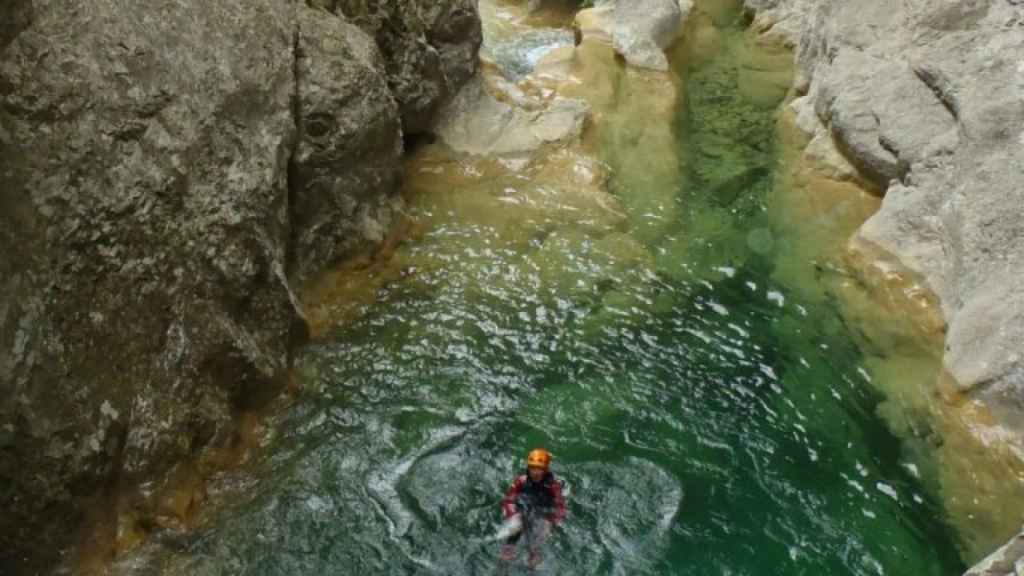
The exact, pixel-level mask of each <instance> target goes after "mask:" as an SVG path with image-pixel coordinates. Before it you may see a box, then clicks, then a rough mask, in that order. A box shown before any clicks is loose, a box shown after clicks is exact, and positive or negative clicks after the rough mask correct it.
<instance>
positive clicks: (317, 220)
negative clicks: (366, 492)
mask: <svg viewBox="0 0 1024 576" xmlns="http://www.w3.org/2000/svg"><path fill="white" fill-rule="evenodd" d="M349 4H351V5H352V12H353V14H354V17H356V16H359V15H362V16H363V17H364V18H363V20H357V23H358V24H359V25H360V26H359V27H357V26H356V25H354V24H351V23H348V22H346V20H345V18H344V15H345V12H344V11H342V10H337V11H336V12H337V14H329V13H327V12H324V11H320V12H314V9H312V8H309V7H307V6H306V4H304V3H289V2H280V1H278V0H253V1H248V2H243V3H240V4H239V3H236V2H229V1H227V0H210V1H209V2H203V3H201V4H188V3H186V4H183V3H180V2H173V1H170V0H134V1H129V0H66V1H61V2H49V1H42V2H40V1H36V2H28V1H24V0H0V6H2V7H3V13H4V19H3V22H2V23H0V242H2V244H3V246H4V250H3V251H0V496H2V497H3V499H4V501H5V502H6V503H7V505H6V506H5V509H4V514H2V515H0V573H4V574H20V573H32V574H34V573H37V572H40V571H44V570H45V567H46V566H47V565H49V564H51V563H52V562H53V561H55V559H56V558H57V557H58V553H61V551H62V550H64V549H65V548H66V547H67V546H69V545H70V544H72V543H73V541H74V540H75V539H76V530H77V527H78V526H79V525H80V524H81V523H82V521H83V518H84V517H85V514H86V510H87V509H90V510H100V511H103V512H104V514H105V516H103V518H102V519H103V520H104V521H111V522H116V516H117V514H118V512H131V515H132V516H134V517H136V518H137V519H138V520H139V524H140V525H143V526H152V525H160V523H161V522H162V521H163V520H161V518H164V517H165V516H166V514H173V513H174V512H175V511H174V510H164V509H162V508H161V507H162V506H163V504H162V503H161V502H162V500H161V494H163V493H165V492H166V491H167V490H169V489H173V484H174V482H175V481H176V480H175V479H176V478H182V477H185V476H187V475H184V473H179V472H180V471H181V470H183V469H184V468H189V469H191V468H194V467H195V466H196V465H197V463H198V465H199V466H200V467H201V466H202V465H203V462H206V461H207V459H206V456H205V455H208V454H210V453H211V452H216V449H218V448H221V447H225V446H230V445H231V444H232V443H233V442H235V441H236V434H237V426H236V424H235V418H236V417H237V414H238V412H239V411H246V410H252V409H256V408H259V407H260V406H261V405H262V404H264V403H265V402H267V401H268V400H269V399H270V398H272V397H273V396H274V394H275V393H276V392H277V391H278V390H279V389H280V387H281V386H282V384H283V383H284V382H285V380H286V376H287V373H288V370H289V369H290V364H291V350H292V349H293V347H294V346H295V344H296V343H297V342H300V341H301V340H302V339H303V338H304V335H305V323H304V320H303V316H302V312H301V309H300V305H299V302H298V298H297V297H296V294H295V290H293V288H292V286H293V285H297V284H298V283H300V282H302V281H304V280H305V279H307V278H309V277H310V276H312V275H314V274H316V273H317V272H318V271H320V270H321V269H322V268H323V267H325V266H327V265H329V264H331V263H332V262H334V261H336V260H338V259H339V258H344V257H345V256H347V255H349V254H351V253H352V251H353V250H356V249H359V248H361V247H367V246H370V245H372V244H373V243H374V242H375V241H378V240H379V239H380V238H381V237H382V234H383V231H384V230H385V229H386V228H387V226H388V225H389V222H390V220H391V219H392V218H393V216H394V214H395V212H396V210H397V200H396V199H395V197H394V193H395V189H396V186H397V178H398V177H397V174H398V172H399V169H400V165H399V161H400V157H401V151H402V119H403V118H404V119H405V120H406V124H407V127H408V128H409V129H411V130H413V131H414V130H415V128H416V126H421V125H422V126H426V125H429V124H430V120H431V118H430V116H431V115H432V114H433V113H434V110H435V109H436V108H438V107H439V106H440V105H441V102H442V101H443V100H444V98H445V97H446V95H449V94H450V93H453V92H454V90H455V89H456V88H457V87H458V86H460V85H461V84H462V83H465V82H466V81H467V79H468V78H469V77H470V75H471V74H472V73H473V71H474V70H475V67H476V52H475V50H476V47H477V46H478V45H479V22H478V21H477V20H476V12H475V8H474V5H473V3H472V2H471V1H469V0H449V1H442V2H427V1H426V0H423V1H422V2H419V3H416V4H415V6H414V7H413V8H412V9H411V10H409V12H410V14H406V13H405V12H403V11H402V10H399V8H403V9H406V8H408V6H406V4H407V3H399V2H391V3H388V2H379V3H372V4H373V5H372V6H370V7H365V6H363V4H361V3H359V2H355V1H353V2H349ZM400 4H401V6H399V5H400ZM357 5H359V6H363V7H362V8H361V9H357ZM360 10H361V12H360ZM366 31H370V32H372V33H373V34H367V32H366ZM382 49H383V50H382ZM428 61H429V62H433V64H430V63H429V62H428ZM420 64H423V65H422V66H421V65H420ZM431 86H434V87H435V88H431ZM428 92H429V93H430V94H429V95H428V94H427V93H428ZM420 96H422V98H420ZM200 473H201V471H200ZM172 508H173V506H172ZM67 557H69V556H67Z"/></svg>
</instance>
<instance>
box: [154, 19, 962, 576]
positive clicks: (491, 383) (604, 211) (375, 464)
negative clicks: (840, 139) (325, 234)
mask: <svg viewBox="0 0 1024 576" xmlns="http://www.w3.org/2000/svg"><path fill="white" fill-rule="evenodd" d="M700 9H701V12H700V14H699V15H698V17H697V21H696V22H695V23H694V31H693V34H692V38H691V39H690V40H689V41H688V42H687V45H686V46H684V47H682V48H681V49H680V50H679V51H678V52H679V54H677V55H676V56H677V57H676V59H675V60H676V62H675V64H676V66H677V70H676V72H677V73H678V76H679V78H681V81H680V86H679V95H678V98H677V99H676V107H677V108H678V111H677V114H676V123H675V126H670V127H669V128H671V132H672V133H673V134H676V135H678V142H679V143H678V145H677V146H676V148H675V149H672V150H669V152H670V153H668V154H666V153H665V152H666V150H664V149H655V148H654V147H656V146H658V145H660V144H662V143H663V142H662V141H661V140H658V139H656V138H648V137H647V136H648V135H649V132H648V131H645V130H644V129H643V127H642V126H641V125H640V124H638V123H639V122H641V121H640V120H638V119H637V118H638V116H636V115H637V114H641V113H642V112H643V103H642V102H639V103H638V104H637V105H635V106H630V105H629V104H628V103H629V102H631V101H632V102H637V101H636V100H635V99H631V98H634V97H635V94H633V95H632V96H631V95H630V94H629V92H630V90H631V89H634V90H635V89H636V86H635V85H634V86H633V87H632V88H631V85H630V82H631V80H630V77H629V75H623V76H621V77H619V80H618V81H617V82H618V84H617V85H616V86H614V91H616V92H617V95H613V96H610V98H612V99H614V98H619V100H618V101H619V106H618V108H608V109H606V110H604V112H607V113H606V114H605V116H604V120H603V125H602V127H599V128H598V132H599V133H598V134H597V135H596V136H593V137H592V138H591V139H592V140H594V141H595V143H594V146H596V147H597V150H598V152H597V154H598V156H599V158H600V159H601V163H602V165H603V166H606V167H608V168H610V172H611V180H610V187H611V189H612V191H613V192H614V195H615V197H616V198H617V199H618V200H619V201H620V202H621V210H618V209H610V208H609V207H608V206H607V205H606V203H604V202H603V201H602V200H601V198H599V197H595V196H593V195H589V194H587V193H586V192H585V191H584V192H579V191H577V192H576V193H565V191H564V190H561V189H560V188H559V186H561V185H563V184H565V182H564V181H563V180H560V179H559V178H552V177H551V176H550V174H549V173H548V171H547V170H551V169H553V168H550V166H555V167H561V168H562V169H564V170H562V171H569V172H572V171H573V170H574V169H578V170H585V169H586V167H587V165H586V164H585V163H584V162H583V161H582V160H581V159H578V158H574V157H572V154H571V153H570V152H565V151H562V152H558V153H555V154H553V158H554V160H552V162H553V164H552V165H550V166H549V167H548V168H537V169H525V170H522V171H514V170H507V169H504V168H503V167H501V166H498V165H490V164H487V163H486V162H484V163H478V162H471V161H468V160H463V159H454V160H453V159H451V158H445V157H444V155H443V154H442V153H440V152H436V151H425V152H423V153H422V154H421V156H420V157H419V158H417V159H415V160H414V161H413V163H412V167H411V168H410V176H409V177H408V179H409V184H408V186H409V199H410V204H411V211H412V213H413V216H414V219H415V220H416V221H417V223H418V224H417V225H416V226H415V228H416V231H415V232H416V234H414V236H415V238H414V240H412V241H410V242H408V243H406V244H404V245H402V246H400V247H398V249H397V250H396V252H395V254H394V255H393V258H392V261H391V262H390V263H389V264H388V267H389V270H392V271H393V272H394V274H393V277H391V278H389V279H388V281H386V282H381V283H379V284H368V285H369V286H371V287H370V288H365V290H364V292H360V289H359V288H356V289H352V290H348V291H346V292H345V294H344V296H345V297H346V298H348V299H349V300H346V302H349V301H354V302H355V305H353V306H351V307H349V308H347V309H346V310H345V311H344V313H343V314H340V315H336V316H335V317H334V320H335V322H336V323H335V324H330V323H326V324H328V325H326V327H324V328H323V329H322V330H321V332H322V337H321V338H320V339H319V340H318V342H317V343H316V344H314V345H312V346H310V347H309V348H308V350H307V351H306V352H305V355H304V357H303V359H302V360H301V362H300V370H299V373H300V376H299V377H300V380H301V384H302V386H303V387H304V388H305V389H306V390H308V393H307V394H305V395H304V397H303V398H302V399H301V400H300V402H299V403H298V404H297V405H296V406H295V407H294V408H293V409H292V410H291V411H290V412H289V413H288V414H287V415H286V416H285V417H283V421H282V422H281V423H280V430H281V432H280V434H279V436H278V438H277V439H276V440H275V441H274V442H273V444H272V445H271V446H270V448H269V449H268V452H267V454H266V457H265V461H263V462H262V463H261V464H260V465H259V466H258V471H257V473H258V475H259V480H258V481H256V482H255V483H254V485H253V487H252V489H251V492H250V496H251V497H249V498H247V499H246V501H245V503H243V504H239V505H236V506H234V507H229V508H227V509H225V510H223V511H222V512H220V514H219V516H218V517H217V518H215V519H214V521H213V522H211V523H210V525H209V526H208V527H207V528H205V529H204V530H203V531H202V532H200V533H199V534H198V535H197V536H196V537H195V538H193V539H192V540H191V541H190V542H189V543H188V545H187V546H185V547H184V548H183V550H181V551H179V552H176V553H174V554H170V555H168V556H161V557H159V559H153V562H154V563H156V565H159V566H160V568H161V571H162V572H163V573H170V574H198V575H205V574H211V575H212V574H246V575H262V574H266V575H279V574H367V575H370V574H381V575H385V574H387V575H393V574H438V575H440V574H445V575H456V574H467V575H468V574H491V573H494V572H495V571H496V570H497V568H498V561H497V553H498V550H497V545H496V544H494V543H489V542H486V541H485V540H486V537H487V536H488V535H490V534H493V533H494V531H495V530H496V525H497V522H498V521H499V511H498V501H499V500H500V498H501V495H502V493H503V492H504V490H505V488H506V487H507V484H508V482H509V481H510V480H511V479H512V477H513V475H514V474H515V473H516V472H517V470H518V469H519V467H520V461H521V458H522V456H523V455H524V454H525V453H526V451H527V450H528V449H529V448H531V447H534V446H539V445H542V446H545V447H547V448H548V449H549V450H551V451H552V452H553V453H554V455H555V470H556V472H557V473H558V474H559V475H560V476H561V477H562V478H564V479H565V480H566V483H567V484H566V491H567V494H568V504H569V516H568V519H567V521H566V522H565V524H564V525H563V527H562V528H560V529H559V531H558V533H557V534H556V536H555V537H554V538H553V539H552V540H551V542H550V546H549V548H548V550H547V551H546V555H547V560H546V562H545V564H544V566H543V568H542V569H541V570H540V571H539V573H543V574H562V575H569V574H580V575H605V574H692V575H708V574H722V575H725V574H737V575H739V574H780V575H783V574H784V575H803V574H806V575H811V574H815V575H817V574H829V575H844V574H851V575H864V576H868V575H881V574H888V575H915V576H916V575H921V576H925V575H934V576H944V575H950V574H958V573H960V572H962V571H963V569H964V567H965V566H964V565H963V563H962V560H961V559H960V556H959V554H958V548H957V545H956V541H955V535H954V533H953V532H952V531H951V529H950V527H949V526H947V525H946V524H945V523H944V521H943V511H942V508H941V506H940V505H939V504H938V503H937V501H936V496H935V495H934V494H932V493H930V491H929V490H928V489H927V486H928V485H929V478H928V477H927V475H928V473H929V472H928V471H927V470H926V469H922V468H919V467H918V466H916V465H914V463H912V462H908V461H906V460H905V459H904V457H903V455H902V453H901V448H900V440H899V439H897V438H896V437H895V436H893V435H892V434H891V433H890V432H889V429H888V428H887V426H886V424H885V422H884V421H883V420H882V419H881V418H880V417H879V416H878V414H877V413H876V409H877V407H878V405H879V404H880V402H881V401H882V398H881V397H880V396H879V394H878V392H876V391H875V390H876V389H875V388H872V387H869V385H868V382H869V380H870V379H871V378H872V377H873V374H872V372H871V367H870V365H869V364H867V363H866V362H865V354H864V352H863V351H862V350H861V347H860V345H859V342H860V339H859V338H858V336H857V334H856V330H857V328H856V327H851V326H848V325H847V324H846V323H845V322H844V320H843V317H842V316H841V315H840V310H839V308H838V306H839V305H838V303H837V302H836V301H835V298H832V297H829V296H828V294H827V292H826V290H825V289H824V288H823V287H822V286H819V285H818V284H816V283H817V282H819V281H820V276H821V275H822V274H827V273H828V270H833V269H834V266H833V263H831V262H829V261H828V260H813V259H814V258H827V257H829V256H830V255H829V254H828V253H827V250H826V248H825V245H827V244H829V242H831V243H833V244H836V243H838V242H839V240H837V239H840V238H843V237H845V236H846V235H848V234H849V232H850V231H851V229H852V228H851V226H856V222H857V219H858V218H863V216H864V214H865V213H867V212H869V211H870V210H871V209H873V206H874V205H875V204H874V203H876V202H877V200H874V199H872V198H870V197H868V196H866V195H863V196H857V194H856V193H855V192H850V193H849V196H848V199H847V200H846V201H845V202H846V204H845V205H844V208H843V210H845V212H844V214H845V216H842V217H836V218H831V219H826V218H822V219H816V220H813V221H812V220H811V219H801V218H800V217H799V216H797V215H794V213H793V212H792V211H787V207H786V203H785V202H783V201H782V200H780V198H781V197H783V196H785V194H786V192H787V190H786V188H787V186H789V182H788V180H787V179H786V178H784V177H781V174H782V172H784V171H785V169H786V167H785V166H784V165H783V164H782V163H781V157H782V153H781V150H780V148H781V145H780V142H779V137H778V134H777V129H776V122H777V113H778V107H779V105H780V104H781V101H782V97H783V96H784V93H785V87H786V86H788V81H789V77H788V75H789V74H790V73H791V71H790V70H789V68H788V66H789V63H788V62H789V56H788V54H780V53H778V52H777V50H776V49H773V48H771V47H766V46H760V45H758V44H757V43H756V41H755V40H754V39H753V38H752V37H751V36H750V35H749V34H747V33H745V31H744V28H743V26H742V19H741V17H740V14H739V11H738V9H736V8H734V7H731V6H728V5H727V3H725V2H707V3H705V4H704V5H701V6H700ZM555 37H558V38H561V37H560V36H557V35H556V36H555ZM534 40H535V38H531V39H530V41H531V42H532V41H534ZM559 41H560V42H561V40H559ZM528 48H529V49H527V50H520V51H516V50H509V51H508V53H509V54H511V55H512V57H513V58H515V57H518V56H516V55H517V54H529V55H530V56H529V57H531V58H533V57H534V56H533V52H532V51H533V50H535V49H536V47H535V46H533V45H531V46H529V47H528ZM584 49H586V47H584ZM772 50H776V51H775V52H772ZM780 86H781V87H783V88H782V89H781V90H780ZM609 110H611V111H610V112H609ZM614 110H617V111H618V112H615V111H614ZM616 114H618V116H617V115H616ZM651 121H652V122H653V123H658V120H657V119H653V120H651ZM645 146H650V147H651V148H645ZM559 154H563V155H565V156H566V158H564V159H562V160H559V158H558V156H559ZM566 186H569V185H568V184H566ZM666 187H668V188H666ZM851 222H852V224H851ZM823 239H828V240H823ZM386 273H387V272H381V274H386ZM354 294H356V295H361V296H362V297H361V298H355V296H353V295H354ZM353 298H355V299H354V300H352V299H353ZM339 318H341V320H339ZM520 571H521V573H526V568H525V566H524V565H517V566H516V567H515V568H514V569H513V573H520Z"/></svg>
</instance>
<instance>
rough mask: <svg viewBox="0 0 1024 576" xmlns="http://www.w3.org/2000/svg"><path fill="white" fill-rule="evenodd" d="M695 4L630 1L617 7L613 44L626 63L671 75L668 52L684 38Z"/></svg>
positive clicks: (676, 0)
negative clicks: (668, 71)
mask: <svg viewBox="0 0 1024 576" xmlns="http://www.w3.org/2000/svg"><path fill="white" fill-rule="evenodd" d="M692 9H693V1H692V0H629V1H620V2H617V3H616V4H615V15H614V22H615V24H614V28H613V31H612V43H613V45H614V47H615V51H616V52H618V53H619V54H621V55H622V56H623V58H625V59H626V62H627V63H629V64H630V65H632V66H636V67H639V68H648V69H651V70H659V71H667V70H668V58H667V57H666V56H665V49H666V48H668V47H669V46H671V45H672V43H674V42H675V41H676V40H677V39H678V38H679V36H680V34H681V33H682V29H683V22H684V20H685V19H686V17H687V16H689V13H690V11H691V10H692Z"/></svg>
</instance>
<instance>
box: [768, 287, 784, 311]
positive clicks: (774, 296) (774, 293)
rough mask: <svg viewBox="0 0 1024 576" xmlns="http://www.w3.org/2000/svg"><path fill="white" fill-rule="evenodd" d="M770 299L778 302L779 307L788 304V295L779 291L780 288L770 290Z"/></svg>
mask: <svg viewBox="0 0 1024 576" xmlns="http://www.w3.org/2000/svg"><path fill="white" fill-rule="evenodd" d="M768 300H770V301H771V302H775V303H776V304H778V305H779V308H782V307H783V306H785V305H786V297H785V296H783V295H782V292H779V291H778V290H769V291H768Z"/></svg>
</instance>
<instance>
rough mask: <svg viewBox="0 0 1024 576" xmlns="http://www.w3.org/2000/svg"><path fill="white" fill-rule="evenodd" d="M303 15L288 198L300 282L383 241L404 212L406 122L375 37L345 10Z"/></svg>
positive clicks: (312, 12) (309, 12)
mask: <svg viewBox="0 0 1024 576" xmlns="http://www.w3.org/2000/svg"><path fill="white" fill-rule="evenodd" d="M298 14H299V18H298V43H297V48H298V52H299V57H298V60H297V64H296V74H297V78H298V86H297V94H298V100H297V102H296V110H297V113H298V116H299V122H298V125H299V139H298V145H297V147H296V150H295V154H294V157H293V159H292V162H293V164H292V172H291V198H290V201H291V206H292V229H293V235H294V240H295V241H294V246H293V247H292V250H293V252H294V254H295V255H296V256H295V262H294V264H293V265H294V276H296V278H297V279H299V280H301V279H303V278H307V277H309V276H310V275H311V274H314V273H316V272H317V271H319V270H322V269H323V268H324V267H325V266H327V265H328V264H331V263H333V262H335V261H338V260H340V259H342V258H344V257H345V256H348V255H351V254H352V253H354V252H355V251H357V250H359V249H364V250H365V249H366V248H367V246H372V245H374V244H376V243H378V242H380V241H381V240H383V237H384V234H385V233H386V231H387V228H388V227H389V223H390V222H391V220H392V216H393V214H394V213H395V212H397V210H398V206H397V204H398V203H399V200H398V198H397V197H396V196H395V194H396V192H397V190H396V188H397V186H396V185H397V181H398V170H399V167H400V159H401V155H402V129H401V122H400V120H399V113H398V106H397V104H396V103H395V100H394V98H392V95H391V92H390V91H389V90H388V84H387V77H386V75H385V74H384V60H383V57H382V56H381V55H380V52H379V51H378V49H377V45H376V44H375V43H374V41H373V39H372V38H370V37H369V36H367V35H366V34H365V33H363V32H362V31H361V30H360V29H359V28H357V27H355V26H353V25H352V24H349V23H348V22H345V21H344V20H343V19H342V18H340V17H336V16H332V15H330V14H324V13H323V12H319V11H314V10H300V11H299V13H298Z"/></svg>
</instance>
